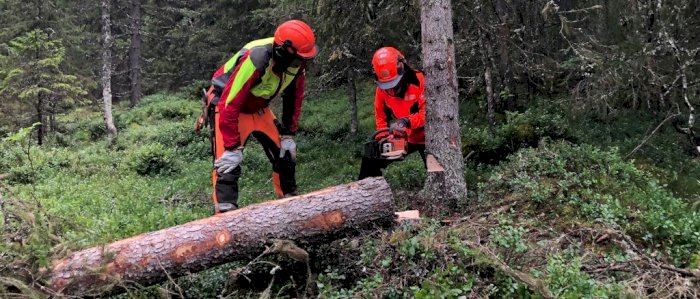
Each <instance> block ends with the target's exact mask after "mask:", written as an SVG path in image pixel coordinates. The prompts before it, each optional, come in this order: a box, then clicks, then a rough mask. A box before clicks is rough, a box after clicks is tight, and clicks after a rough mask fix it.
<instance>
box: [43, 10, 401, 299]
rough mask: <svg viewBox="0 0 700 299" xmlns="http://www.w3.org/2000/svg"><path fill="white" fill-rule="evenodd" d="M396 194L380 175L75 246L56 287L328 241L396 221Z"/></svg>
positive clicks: (116, 286)
mask: <svg viewBox="0 0 700 299" xmlns="http://www.w3.org/2000/svg"><path fill="white" fill-rule="evenodd" d="M103 1H106V0H103ZM392 198H393V196H392V193H391V189H390V188H389V185H388V184H387V183H386V181H385V180H384V179H383V178H381V177H376V178H368V179H365V180H362V181H358V182H353V183H350V184H347V185H341V186H335V187H330V188H327V189H324V190H320V191H317V192H313V193H310V194H306V195H302V196H297V197H292V198H286V199H281V200H276V201H268V202H264V203H260V204H256V205H251V206H248V207H245V208H243V209H239V210H234V211H230V212H227V213H222V214H218V215H215V216H212V217H209V218H205V219H200V220H197V221H193V222H189V223H185V224H182V225H178V226H175V227H171V228H168V229H164V230H160V231H155V232H151V233H146V234H142V235H139V236H135V237H132V238H129V239H125V240H121V241H117V242H114V243H111V244H108V245H104V246H96V247H93V248H89V249H85V250H82V251H79V252H75V253H73V254H72V255H70V256H69V257H67V258H65V259H62V260H57V261H54V267H53V270H52V272H51V274H50V275H51V278H50V283H51V288H52V290H53V291H55V292H57V293H58V294H60V295H64V296H90V295H99V294H107V293H115V292H119V291H123V288H125V287H129V286H132V285H151V284H154V283H157V282H161V281H164V280H166V279H168V277H176V276H181V275H185V274H187V273H192V272H197V271H201V270H204V269H207V268H210V267H212V266H216V265H219V264H223V263H226V262H231V261H234V260H241V259H252V258H254V257H256V256H258V255H260V254H261V253H262V252H263V251H264V250H265V243H266V241H269V240H271V239H285V240H292V241H295V242H297V244H301V245H302V246H303V244H310V243H318V242H328V241H330V240H334V239H337V238H340V237H342V236H344V235H346V234H350V233H353V232H357V229H358V228H363V227H374V226H379V225H391V223H392V222H393V215H394V213H393V204H392Z"/></svg>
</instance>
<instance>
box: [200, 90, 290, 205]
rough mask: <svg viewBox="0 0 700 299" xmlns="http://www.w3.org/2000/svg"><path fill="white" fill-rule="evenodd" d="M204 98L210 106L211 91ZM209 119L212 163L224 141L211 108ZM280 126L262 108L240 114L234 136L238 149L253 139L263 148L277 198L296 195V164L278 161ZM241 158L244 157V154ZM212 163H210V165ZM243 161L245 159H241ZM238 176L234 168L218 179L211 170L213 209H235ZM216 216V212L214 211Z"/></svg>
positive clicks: (215, 114) (222, 149)
mask: <svg viewBox="0 0 700 299" xmlns="http://www.w3.org/2000/svg"><path fill="white" fill-rule="evenodd" d="M208 96H209V97H210V98H209V101H210V102H211V100H212V97H215V96H216V95H215V94H214V92H213V90H212V89H210V90H209V94H208ZM212 114H213V115H210V119H211V120H212V121H211V123H212V126H211V129H212V151H213V153H214V160H213V161H215V160H216V159H219V158H220V157H221V155H223V153H224V140H223V136H222V134H221V131H220V130H219V112H218V108H216V106H214V113H212ZM279 126H281V123H280V122H279V121H278V120H277V118H276V117H275V115H274V114H273V113H272V110H270V108H269V107H265V108H262V109H260V110H258V111H257V112H254V113H244V112H240V114H239V117H238V132H239V134H240V136H241V145H242V146H245V145H246V144H247V142H248V140H249V138H250V136H253V137H254V138H255V139H256V140H258V142H260V144H261V145H262V147H263V151H264V152H265V154H266V156H267V158H268V160H269V161H270V163H271V164H272V182H273V185H274V188H275V193H277V195H278V196H279V197H283V196H285V195H288V194H296V179H295V172H296V163H295V162H294V161H292V159H291V157H290V156H289V154H287V155H285V156H283V157H282V158H280V156H279V155H280V142H281V138H280V133H279V132H280V131H279V130H280V127H279ZM244 157H245V154H244ZM213 161H212V163H213ZM243 161H245V158H244V159H243ZM240 176H241V166H240V165H239V166H238V167H236V168H235V169H234V170H233V171H232V172H229V173H226V174H223V175H219V174H218V173H217V172H216V169H215V168H214V169H212V186H213V189H214V191H213V194H212V197H213V200H214V207H216V206H217V204H218V203H219V202H222V203H232V204H233V205H234V206H236V207H237V206H238V180H239V179H240ZM216 212H217V213H218V211H216Z"/></svg>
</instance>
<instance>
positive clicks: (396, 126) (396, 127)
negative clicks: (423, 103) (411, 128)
mask: <svg viewBox="0 0 700 299" xmlns="http://www.w3.org/2000/svg"><path fill="white" fill-rule="evenodd" d="M408 125H409V122H408V119H405V118H399V119H398V120H396V121H395V122H394V123H393V124H391V126H390V127H389V128H390V129H391V133H392V134H396V133H394V132H396V131H405V130H406V128H408Z"/></svg>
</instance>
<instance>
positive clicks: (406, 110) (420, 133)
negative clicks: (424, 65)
mask: <svg viewBox="0 0 700 299" xmlns="http://www.w3.org/2000/svg"><path fill="white" fill-rule="evenodd" d="M372 67H373V70H374V74H375V76H376V78H375V79H376V80H375V82H376V83H377V88H376V90H375V93H374V119H375V122H376V126H377V130H378V131H379V130H382V129H387V128H388V129H389V130H388V131H387V132H384V133H383V134H378V135H377V136H375V138H376V139H378V140H379V139H382V138H384V137H386V135H387V134H392V133H395V132H397V131H403V132H405V133H406V135H408V154H411V153H414V152H419V153H420V155H421V158H422V159H423V162H424V163H425V130H424V126H425V96H424V95H423V85H424V84H423V72H421V71H419V70H416V69H414V68H412V67H411V66H409V65H408V63H407V62H406V58H405V57H404V55H403V54H401V52H399V50H397V49H395V48H393V47H383V48H380V49H379V50H377V51H376V52H375V53H374V56H373V58H372ZM392 162H393V161H391V160H384V159H377V158H370V157H364V158H363V159H362V165H361V166H360V177H359V178H360V179H364V178H366V177H372V176H381V175H382V169H384V168H386V167H387V166H388V165H389V164H391V163H392Z"/></svg>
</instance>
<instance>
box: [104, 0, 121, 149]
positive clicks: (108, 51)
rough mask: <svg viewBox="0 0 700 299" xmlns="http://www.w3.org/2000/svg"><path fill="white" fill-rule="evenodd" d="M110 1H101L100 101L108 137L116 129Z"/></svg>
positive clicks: (115, 131)
mask: <svg viewBox="0 0 700 299" xmlns="http://www.w3.org/2000/svg"><path fill="white" fill-rule="evenodd" d="M110 5H111V2H110V0H102V37H103V41H104V44H103V48H102V101H103V102H104V120H105V126H106V127H107V133H108V134H109V137H110V138H111V137H113V136H114V135H117V128H116V127H115V126H114V120H113V118H112V28H111V27H112V21H111V19H110V11H109V10H110V9H109V8H110Z"/></svg>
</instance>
